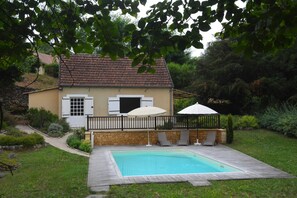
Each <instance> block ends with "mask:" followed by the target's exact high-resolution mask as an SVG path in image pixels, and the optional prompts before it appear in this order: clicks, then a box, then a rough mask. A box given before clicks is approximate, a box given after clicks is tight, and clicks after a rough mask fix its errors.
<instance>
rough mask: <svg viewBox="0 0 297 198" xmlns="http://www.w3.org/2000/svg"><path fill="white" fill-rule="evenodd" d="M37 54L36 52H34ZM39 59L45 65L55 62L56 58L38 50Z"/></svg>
mask: <svg viewBox="0 0 297 198" xmlns="http://www.w3.org/2000/svg"><path fill="white" fill-rule="evenodd" d="M34 54H35V55H36V53H34ZM38 58H39V61H40V62H41V63H43V64H45V65H49V64H52V63H54V62H55V61H56V60H55V58H54V57H53V56H51V55H48V54H44V53H41V52H38Z"/></svg>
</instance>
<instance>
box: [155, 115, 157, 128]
mask: <svg viewBox="0 0 297 198" xmlns="http://www.w3.org/2000/svg"><path fill="white" fill-rule="evenodd" d="M155 130H157V117H156V116H155Z"/></svg>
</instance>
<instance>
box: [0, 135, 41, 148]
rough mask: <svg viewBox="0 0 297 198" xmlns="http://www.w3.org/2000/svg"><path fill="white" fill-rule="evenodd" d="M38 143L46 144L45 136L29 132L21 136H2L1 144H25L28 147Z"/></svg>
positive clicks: (0, 137) (0, 138)
mask: <svg viewBox="0 0 297 198" xmlns="http://www.w3.org/2000/svg"><path fill="white" fill-rule="evenodd" d="M36 144H44V138H43V137H42V136H41V135H39V134H37V133H33V134H29V135H25V136H21V137H13V136H8V135H1V136H0V145H1V146H15V145H23V146H24V147H26V148H30V147H33V146H35V145H36Z"/></svg>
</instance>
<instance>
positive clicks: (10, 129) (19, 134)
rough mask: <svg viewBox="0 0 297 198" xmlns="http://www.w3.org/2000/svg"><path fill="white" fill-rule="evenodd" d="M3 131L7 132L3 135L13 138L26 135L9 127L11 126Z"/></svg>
mask: <svg viewBox="0 0 297 198" xmlns="http://www.w3.org/2000/svg"><path fill="white" fill-rule="evenodd" d="M5 130H6V131H7V132H6V133H5V134H6V135H10V136H14V137H21V136H24V135H25V134H26V133H24V132H22V131H20V130H19V129H17V128H14V127H11V126H7V127H5Z"/></svg>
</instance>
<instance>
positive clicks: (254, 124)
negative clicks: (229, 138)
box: [220, 115, 259, 130]
mask: <svg viewBox="0 0 297 198" xmlns="http://www.w3.org/2000/svg"><path fill="white" fill-rule="evenodd" d="M220 122H221V128H224V129H226V128H227V127H228V116H227V115H221V116H220ZM232 122H233V129H234V130H236V129H257V128H259V124H258V120H257V118H256V117H255V116H251V115H245V116H238V115H233V116H232Z"/></svg>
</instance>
